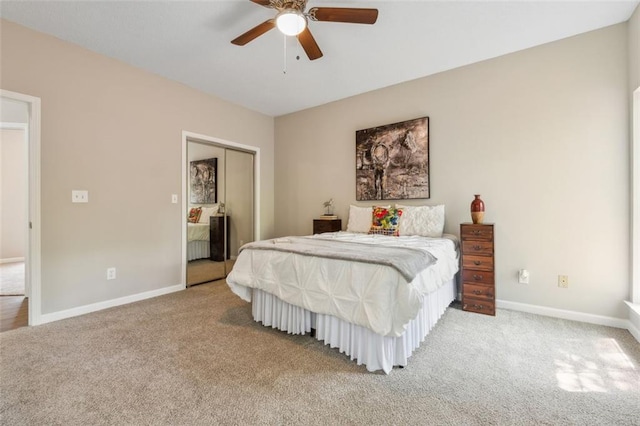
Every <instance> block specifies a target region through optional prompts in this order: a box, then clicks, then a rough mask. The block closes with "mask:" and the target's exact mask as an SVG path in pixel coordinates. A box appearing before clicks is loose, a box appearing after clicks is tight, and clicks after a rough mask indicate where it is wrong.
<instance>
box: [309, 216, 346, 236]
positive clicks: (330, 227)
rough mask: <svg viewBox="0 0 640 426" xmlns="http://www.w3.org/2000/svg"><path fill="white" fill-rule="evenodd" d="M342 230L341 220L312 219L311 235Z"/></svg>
mask: <svg viewBox="0 0 640 426" xmlns="http://www.w3.org/2000/svg"><path fill="white" fill-rule="evenodd" d="M341 229H342V219H314V220H313V233H314V234H322V233H323V232H337V231H340V230H341Z"/></svg>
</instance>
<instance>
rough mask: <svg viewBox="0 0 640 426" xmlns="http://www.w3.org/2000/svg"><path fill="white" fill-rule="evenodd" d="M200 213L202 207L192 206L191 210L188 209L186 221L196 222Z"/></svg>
mask: <svg viewBox="0 0 640 426" xmlns="http://www.w3.org/2000/svg"><path fill="white" fill-rule="evenodd" d="M201 214H202V209H201V208H200V207H193V208H192V209H191V210H189V218H188V219H187V221H189V222H191V223H198V221H199V220H200V215H201Z"/></svg>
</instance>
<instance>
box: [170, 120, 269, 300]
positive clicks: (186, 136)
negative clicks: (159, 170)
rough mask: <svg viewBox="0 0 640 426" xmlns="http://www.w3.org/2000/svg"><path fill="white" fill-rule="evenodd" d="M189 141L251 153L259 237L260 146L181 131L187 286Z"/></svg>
mask: <svg viewBox="0 0 640 426" xmlns="http://www.w3.org/2000/svg"><path fill="white" fill-rule="evenodd" d="M189 142H197V143H205V144H211V145H216V146H219V147H222V148H229V149H233V150H237V151H244V152H247V153H249V154H253V238H254V240H259V239H260V178H259V176H260V148H258V147H256V146H251V145H245V144H240V143H237V142H232V141H228V140H224V139H220V138H216V137H213V136H207V135H202V134H199V133H194V132H189V131H186V130H183V131H182V185H181V187H182V190H181V192H182V194H181V203H180V205H181V212H183V213H182V214H181V215H180V219H181V229H182V232H181V237H182V238H181V240H182V273H181V276H182V285H183V286H184V287H185V288H186V286H187V221H186V220H185V218H184V212H186V211H187V207H188V200H187V196H188V188H187V185H188V175H187V173H189V169H188V167H187V162H188V161H187V159H188V157H187V145H188V143H189Z"/></svg>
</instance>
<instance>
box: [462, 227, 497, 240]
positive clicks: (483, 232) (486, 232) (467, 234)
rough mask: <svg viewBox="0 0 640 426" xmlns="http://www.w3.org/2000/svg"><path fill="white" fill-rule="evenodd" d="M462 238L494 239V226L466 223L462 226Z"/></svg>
mask: <svg viewBox="0 0 640 426" xmlns="http://www.w3.org/2000/svg"><path fill="white" fill-rule="evenodd" d="M460 238H462V240H491V241H492V240H493V226H486V225H477V224H471V223H465V224H463V225H462V226H461V232H460Z"/></svg>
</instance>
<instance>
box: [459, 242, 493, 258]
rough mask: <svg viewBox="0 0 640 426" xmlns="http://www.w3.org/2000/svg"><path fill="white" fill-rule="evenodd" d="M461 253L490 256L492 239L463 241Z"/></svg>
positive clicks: (491, 253)
mask: <svg viewBox="0 0 640 426" xmlns="http://www.w3.org/2000/svg"><path fill="white" fill-rule="evenodd" d="M462 253H463V254H477V255H485V256H492V255H493V241H463V242H462Z"/></svg>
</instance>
